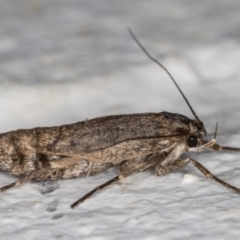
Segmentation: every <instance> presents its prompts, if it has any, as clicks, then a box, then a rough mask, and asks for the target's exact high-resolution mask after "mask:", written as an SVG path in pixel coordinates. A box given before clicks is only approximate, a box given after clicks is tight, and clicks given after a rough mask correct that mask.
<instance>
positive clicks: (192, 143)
mask: <svg viewBox="0 0 240 240" xmlns="http://www.w3.org/2000/svg"><path fill="white" fill-rule="evenodd" d="M189 128H190V131H189V135H188V136H187V139H186V144H187V146H188V148H196V147H198V146H201V145H202V144H203V140H204V137H205V136H206V133H207V132H206V130H205V128H204V125H203V123H202V122H201V121H196V120H191V121H190V123H189Z"/></svg>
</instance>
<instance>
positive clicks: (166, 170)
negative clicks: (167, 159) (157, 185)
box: [156, 158, 240, 193]
mask: <svg viewBox="0 0 240 240" xmlns="http://www.w3.org/2000/svg"><path fill="white" fill-rule="evenodd" d="M189 162H190V163H192V164H193V165H194V166H195V167H196V168H197V169H198V170H199V171H200V172H202V173H203V174H204V176H205V177H206V178H210V179H212V180H214V181H216V182H218V183H220V184H221V185H223V186H224V187H227V188H230V189H232V190H234V191H235V192H237V193H240V189H239V188H237V187H235V186H232V185H230V184H229V183H227V182H225V181H223V180H221V179H220V178H218V177H216V176H214V175H213V174H212V173H211V172H210V171H209V170H208V169H206V168H205V167H204V166H203V165H202V164H200V163H199V162H197V161H195V160H193V159H191V158H183V159H178V160H176V161H174V162H173V163H172V164H169V165H165V166H161V165H159V166H157V167H156V172H157V176H161V175H163V174H167V173H170V172H173V171H175V170H176V169H178V168H181V167H182V166H184V165H186V164H187V163H189Z"/></svg>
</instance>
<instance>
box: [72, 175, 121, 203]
mask: <svg viewBox="0 0 240 240" xmlns="http://www.w3.org/2000/svg"><path fill="white" fill-rule="evenodd" d="M118 180H119V176H116V177H114V178H112V179H111V180H109V181H107V182H106V183H104V184H102V185H99V186H97V187H96V188H94V189H93V190H92V191H91V192H89V193H87V194H86V195H84V196H83V197H82V198H80V199H79V200H77V201H76V202H74V203H73V204H72V205H71V208H75V207H76V206H77V205H78V204H80V203H82V202H83V201H85V200H86V199H87V198H89V197H91V196H92V195H93V194H94V193H95V192H97V191H100V190H101V189H103V188H105V187H107V186H109V185H111V184H113V183H115V182H117V181H118Z"/></svg>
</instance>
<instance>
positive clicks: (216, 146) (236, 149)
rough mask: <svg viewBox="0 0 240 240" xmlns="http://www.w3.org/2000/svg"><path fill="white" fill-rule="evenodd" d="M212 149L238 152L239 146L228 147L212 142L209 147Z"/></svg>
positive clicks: (239, 150)
mask: <svg viewBox="0 0 240 240" xmlns="http://www.w3.org/2000/svg"><path fill="white" fill-rule="evenodd" d="M211 149H212V150H214V151H232V152H240V148H233V147H228V146H220V145H218V144H216V143H215V144H214V145H213V146H212V147H211Z"/></svg>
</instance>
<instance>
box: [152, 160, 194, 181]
mask: <svg viewBox="0 0 240 240" xmlns="http://www.w3.org/2000/svg"><path fill="white" fill-rule="evenodd" d="M188 162H189V159H188V158H183V159H177V160H176V161H174V162H173V163H171V164H168V165H164V166H162V165H161V164H159V165H157V167H156V173H157V176H158V177H159V176H162V175H164V174H167V173H171V172H174V171H175V170H177V169H179V168H181V167H183V166H184V165H186V164H187V163H188Z"/></svg>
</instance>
